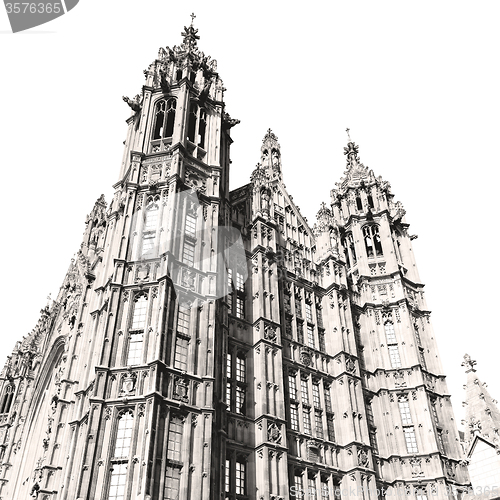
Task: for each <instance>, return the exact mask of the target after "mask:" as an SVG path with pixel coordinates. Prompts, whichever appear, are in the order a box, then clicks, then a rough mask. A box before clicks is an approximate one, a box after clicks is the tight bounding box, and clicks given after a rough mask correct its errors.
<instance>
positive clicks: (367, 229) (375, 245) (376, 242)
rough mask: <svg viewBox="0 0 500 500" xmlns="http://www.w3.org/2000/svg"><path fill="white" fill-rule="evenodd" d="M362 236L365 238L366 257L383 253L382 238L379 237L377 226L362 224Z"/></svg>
mask: <svg viewBox="0 0 500 500" xmlns="http://www.w3.org/2000/svg"><path fill="white" fill-rule="evenodd" d="M363 237H364V240H365V248H366V255H367V256H368V257H374V256H375V255H377V256H379V255H383V252H382V240H381V239H380V235H379V232H378V226H375V225H372V226H364V227H363Z"/></svg>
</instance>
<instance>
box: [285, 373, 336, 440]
mask: <svg viewBox="0 0 500 500" xmlns="http://www.w3.org/2000/svg"><path fill="white" fill-rule="evenodd" d="M299 393H300V400H299ZM288 394H289V398H290V428H291V429H292V430H294V431H299V430H300V426H299V401H300V402H301V403H302V430H303V432H304V434H309V435H312V430H313V422H312V421H311V400H310V398H309V382H308V380H307V379H304V378H300V391H299V389H298V387H297V377H296V375H295V374H289V375H288ZM323 397H324V402H325V403H324V408H323V406H322V404H321V398H320V386H319V383H318V382H314V383H313V384H312V406H313V412H312V413H313V418H314V435H315V436H316V437H317V438H320V439H328V440H329V441H333V442H335V427H334V417H333V410H332V400H331V396H330V389H329V387H324V389H323ZM323 409H324V410H325V411H326V424H327V428H326V433H325V430H324V428H323Z"/></svg>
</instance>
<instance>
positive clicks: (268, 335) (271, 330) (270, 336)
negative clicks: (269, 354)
mask: <svg viewBox="0 0 500 500" xmlns="http://www.w3.org/2000/svg"><path fill="white" fill-rule="evenodd" d="M264 338H265V339H267V340H271V341H272V342H274V341H276V338H277V334H276V327H275V326H273V325H269V324H267V325H266V326H265V327H264Z"/></svg>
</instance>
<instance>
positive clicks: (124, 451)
mask: <svg viewBox="0 0 500 500" xmlns="http://www.w3.org/2000/svg"><path fill="white" fill-rule="evenodd" d="M133 430H134V416H133V414H132V411H131V410H127V411H124V412H122V413H121V414H120V415H119V417H118V429H117V431H116V439H115V451H114V453H113V456H114V458H128V456H129V454H130V448H131V446H132V432H133Z"/></svg>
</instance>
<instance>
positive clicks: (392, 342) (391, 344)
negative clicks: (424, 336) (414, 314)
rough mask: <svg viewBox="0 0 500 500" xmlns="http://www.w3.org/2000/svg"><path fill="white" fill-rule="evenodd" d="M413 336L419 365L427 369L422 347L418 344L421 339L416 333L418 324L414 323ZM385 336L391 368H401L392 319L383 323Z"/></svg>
mask: <svg viewBox="0 0 500 500" xmlns="http://www.w3.org/2000/svg"><path fill="white" fill-rule="evenodd" d="M414 327H415V329H414V332H415V338H416V340H417V344H418V345H417V349H418V351H417V352H418V357H419V362H420V365H421V366H422V368H423V369H424V370H426V369H427V364H426V360H425V354H424V348H423V347H422V346H421V345H420V344H421V339H420V335H419V333H418V326H417V325H414ZM384 330H385V336H386V340H387V349H388V351H389V359H390V362H391V368H401V366H402V364H401V356H400V354H399V346H398V341H397V339H396V333H395V331H394V323H393V322H392V321H386V322H385V323H384Z"/></svg>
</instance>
